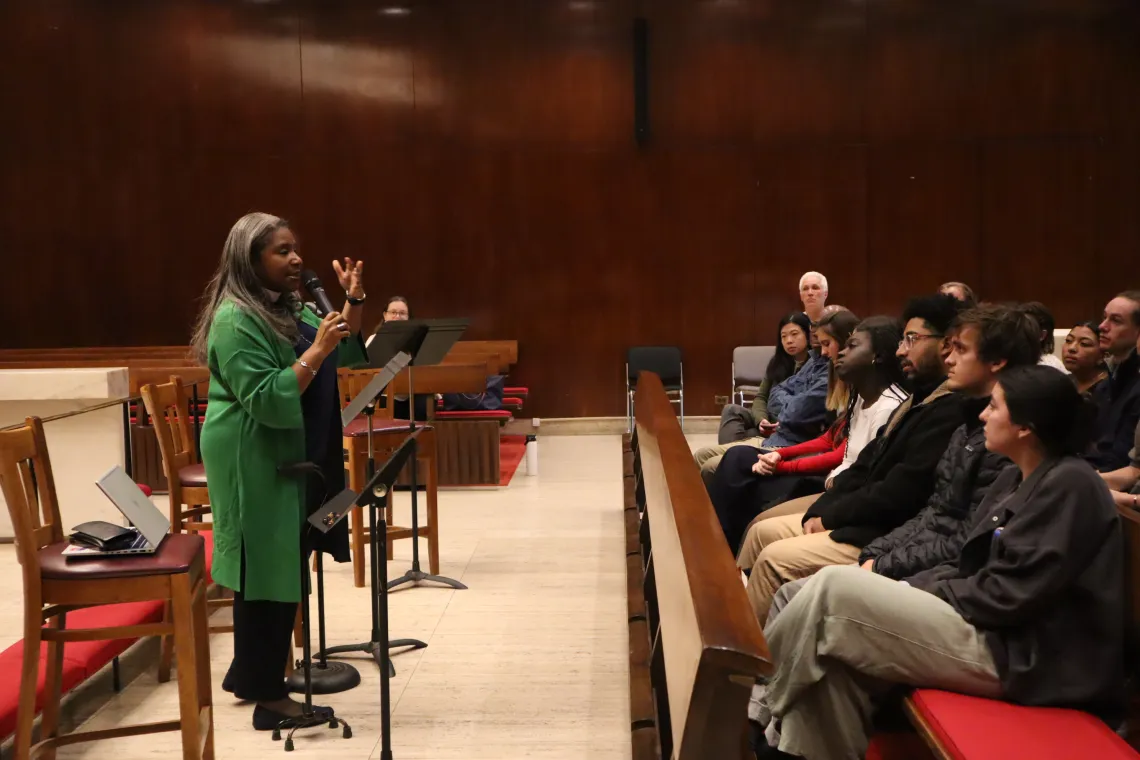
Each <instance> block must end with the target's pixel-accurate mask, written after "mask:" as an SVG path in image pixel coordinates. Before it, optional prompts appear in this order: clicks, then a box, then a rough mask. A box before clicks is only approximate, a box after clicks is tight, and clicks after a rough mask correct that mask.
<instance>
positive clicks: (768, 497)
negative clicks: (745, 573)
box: [709, 446, 824, 556]
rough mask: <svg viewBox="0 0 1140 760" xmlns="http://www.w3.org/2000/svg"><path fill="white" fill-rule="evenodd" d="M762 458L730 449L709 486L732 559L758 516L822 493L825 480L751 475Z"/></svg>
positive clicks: (746, 449)
mask: <svg viewBox="0 0 1140 760" xmlns="http://www.w3.org/2000/svg"><path fill="white" fill-rule="evenodd" d="M759 454H760V452H759V451H757V450H756V449H754V448H752V447H751V446H735V447H733V448H731V449H729V450H728V451H727V452H725V455H724V459H722V460H721V462H720V466H719V467H717V469H716V475H714V476H713V479H712V483H710V484H709V499H710V500H711V501H712V504H713V509H714V510H715V511H716V516H717V519H718V520H719V521H720V527H721V530H723V531H724V538H725V540H726V541H728V545H729V548H731V549H732V553H733V556H735V555H736V554H737V552H739V551H740V544H741V542H743V541H744V532H745V531H746V530H747V529H748V525H749V523H751V522H752V521H753V520H754V519H755V518H756V516H757V515H759V514H760V513H762V512H764V511H765V510H767V509H771V508H772V507H774V506H776V505H777V504H783V503H784V502H785V501H788V500H790V499H795V498H798V497H800V496H808V495H809V494H813V493H823V484H824V479H823V478H822V477H817V476H815V475H767V476H763V475H757V474H756V473H754V472H752V465H754V464H756V459H757V457H758V456H759Z"/></svg>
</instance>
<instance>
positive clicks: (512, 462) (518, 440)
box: [499, 435, 526, 486]
mask: <svg viewBox="0 0 1140 760" xmlns="http://www.w3.org/2000/svg"><path fill="white" fill-rule="evenodd" d="M525 456H526V436H525V435H501V436H499V485H501V486H506V485H510V483H511V478H513V477H514V475H515V470H517V469H518V468H519V463H520V462H522V460H523V457H525Z"/></svg>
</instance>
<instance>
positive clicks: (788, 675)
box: [755, 367, 1126, 760]
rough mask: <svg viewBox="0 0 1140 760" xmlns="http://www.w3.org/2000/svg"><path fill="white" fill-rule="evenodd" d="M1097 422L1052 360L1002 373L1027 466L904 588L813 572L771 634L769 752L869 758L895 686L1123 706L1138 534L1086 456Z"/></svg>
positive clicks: (851, 571) (762, 752)
mask: <svg viewBox="0 0 1140 760" xmlns="http://www.w3.org/2000/svg"><path fill="white" fill-rule="evenodd" d="M1089 416H1091V414H1090V413H1089V410H1088V409H1087V402H1085V400H1084V399H1083V398H1082V397H1081V395H1080V394H1079V393H1078V392H1077V391H1076V388H1075V387H1074V385H1073V384H1072V383H1071V382H1069V381H1068V379H1067V378H1064V377H1062V376H1061V375H1060V374H1059V373H1057V372H1055V371H1053V370H1050V369H1047V368H1045V367H1019V368H1016V369H1010V370H1007V371H1005V372H1003V373H1002V374H1001V376H1000V377H999V378H998V381H997V385H996V386H995V388H994V392H993V397H992V399H991V402H990V405H989V406H988V407H987V408H986V410H985V412H983V420H984V423H985V441H986V447H987V448H988V449H990V450H991V451H994V452H997V453H1000V454H1002V455H1004V456H1006V457H1008V458H1009V459H1010V460H1012V461H1013V462H1014V464H1015V465H1016V467H1014V468H1010V469H1007V470H1006V471H1004V472H1003V473H1002V476H1001V477H1000V478H999V479H998V481H997V482H995V483H994V485H993V487H992V488H991V489H990V491H989V493H988V494H987V495H986V498H985V501H983V502H982V504H981V505H980V506H979V508H978V515H977V519H976V520H975V521H974V523H973V526H972V528H971V530H970V533H969V535H968V537H967V539H966V543H965V545H964V546H963V547H962V551H961V554H960V556H959V557H958V558H957V559H956V560H955V561H952V562H947V563H944V564H941V565H939V566H937V567H935V568H931V569H929V570H926V571H925V572H922V573H919V574H918V575H914V576H911V577H909V578H907V579H906V582H905V583H899V582H897V581H893V580H891V579H889V578H886V577H883V576H881V575H879V574H877V573H868V572H864V571H861V570H860V569H859V568H857V567H854V566H850V565H849V566H845V567H829V568H825V569H824V570H822V571H821V572H819V573H818V574H817V575H815V576H814V577H813V578H811V579H810V580H809V581H808V582H807V583H806V585H804V586H803V588H802V589H801V590H800V592H799V593H798V594H797V595H796V596H795V597H794V598H793V599H792V600H791V601H790V602H789V603H788V604H787V606H786V607H785V608H783V610H782V611H781V612H780V613H779V615H778V616H776V617H775V619H774V620H773V622H772V623H771V624H770V625H769V626H768V627H767V628H766V630H765V634H766V637H767V640H768V645H769V647H770V648H771V652H772V656H773V661H774V662H775V663H776V672H775V674H774V675H773V676H772V678H771V679H770V681H769V683H768V685H767V689H766V693H765V694H764V703H765V704H764V705H763V709H760V710H758V711H757V714H759V715H760V716H761V718H762V720H766V721H767V731H766V735H765V736H764V737H757V739H758V741H756V745H755V750H756V757H757V758H786V757H804V758H807V759H808V760H817V759H818V760H826V759H830V758H858V757H861V756H862V754H863V752H864V751H865V750H866V747H867V744H868V730H869V727H870V726H871V718H872V714H873V710H874V708H875V705H876V698H877V697H878V696H879V695H881V694H883V693H885V692H887V691H888V690H889V687H890V686H891V685H893V684H901V685H905V686H914V687H926V688H937V689H946V690H949V691H956V692H960V693H963V694H972V695H976V696H981V697H988V698H1000V699H1005V700H1009V701H1011V702H1015V703H1019V704H1026V705H1034V706H1057V707H1067V708H1076V709H1083V710H1087V711H1089V712H1091V713H1093V714H1095V715H1097V716H1098V717H1101V718H1102V719H1104V720H1106V721H1108V722H1109V723H1110V724H1114V723H1115V722H1117V721H1118V720H1119V719H1120V718H1121V717H1122V716H1123V712H1124V709H1125V698H1126V695H1125V683H1124V674H1125V664H1124V652H1123V634H1124V618H1125V588H1124V573H1123V567H1124V542H1123V537H1122V533H1121V530H1120V523H1119V519H1118V517H1117V514H1116V508H1115V507H1114V506H1113V504H1112V499H1111V498H1110V497H1109V495H1108V489H1107V488H1106V487H1105V484H1104V482H1103V481H1102V480H1101V479H1100V478H1099V477H1097V475H1096V473H1095V472H1093V470H1092V469H1091V468H1090V467H1089V466H1088V464H1087V463H1086V462H1084V461H1082V460H1081V459H1080V458H1079V457H1078V456H1077V455H1078V454H1079V453H1080V452H1082V451H1083V450H1084V446H1085V443H1086V441H1087V435H1084V434H1083V432H1084V431H1085V430H1086V429H1087V417H1089ZM777 748H778V749H777Z"/></svg>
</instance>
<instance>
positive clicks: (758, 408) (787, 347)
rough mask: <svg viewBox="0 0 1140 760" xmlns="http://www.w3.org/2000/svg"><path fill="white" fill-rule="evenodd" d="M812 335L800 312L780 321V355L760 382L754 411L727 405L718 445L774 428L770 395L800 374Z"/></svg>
mask: <svg viewBox="0 0 1140 760" xmlns="http://www.w3.org/2000/svg"><path fill="white" fill-rule="evenodd" d="M810 333H811V322H810V321H809V320H808V318H807V316H806V315H804V314H801V313H800V312H798V311H795V312H792V313H791V314H788V315H786V316H785V317H784V318H783V319H781V320H780V327H779V332H778V335H779V338H778V339H777V341H776V353H774V354H773V355H772V358H771V359H770V360H769V361H768V368H767V370H766V371H765V373H764V379H763V380H762V381H761V382H760V391H759V392H758V393H757V394H756V397H755V398H753V399H752V408H751V409H746V408H745V407H743V406H740V405H739V404H729V405H727V406H726V407H725V408H724V410H723V411H721V413H720V431H719V432H718V434H717V443H719V444H722V445H723V444H726V443H735V442H736V441H744V440H747V439H749V438H759V437H761V436H762V433H761V432H760V431H761V429H762V428H764V429H766V430H768V429H769V428H770V427H771V425H772V423H771V422H769V421H768V395H769V394H770V393H771V392H772V388H774V387H775V386H777V385H779V384H780V383H782V382H784V381H785V380H787V379H788V378H789V377H791V376H792V375H794V374H796V373H797V372H799V371H800V367H802V366H803V365H804V362H806V361H807V359H808V353H809V345H808V343H809V335H810ZM768 432H770V430H768Z"/></svg>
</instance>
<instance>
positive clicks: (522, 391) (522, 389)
mask: <svg viewBox="0 0 1140 760" xmlns="http://www.w3.org/2000/svg"><path fill="white" fill-rule="evenodd" d="M529 395H530V388H527V387H526V386H523V385H516V386H513V387H510V388H503V396H514V397H515V398H522V399H525V398H526V397H527V396H529Z"/></svg>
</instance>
